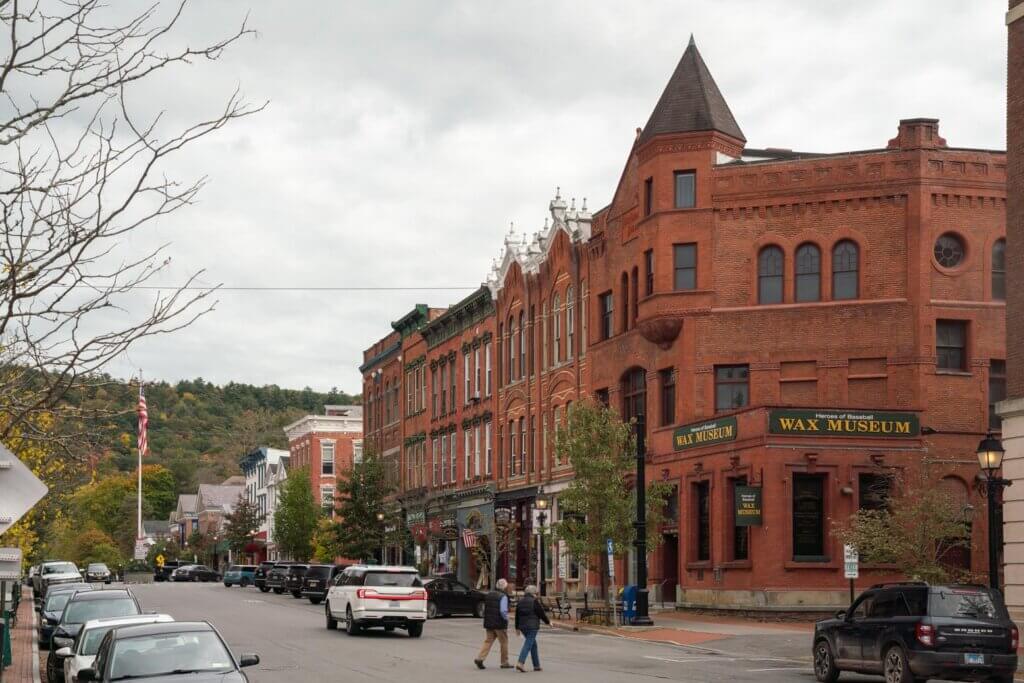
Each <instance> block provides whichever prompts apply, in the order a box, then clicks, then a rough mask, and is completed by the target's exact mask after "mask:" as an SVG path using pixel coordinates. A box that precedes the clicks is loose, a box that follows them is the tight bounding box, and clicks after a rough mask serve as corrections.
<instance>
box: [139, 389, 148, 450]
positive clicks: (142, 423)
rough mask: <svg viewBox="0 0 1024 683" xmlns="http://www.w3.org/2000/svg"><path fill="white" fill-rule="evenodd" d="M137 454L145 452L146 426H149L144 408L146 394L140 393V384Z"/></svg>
mask: <svg viewBox="0 0 1024 683" xmlns="http://www.w3.org/2000/svg"><path fill="white" fill-rule="evenodd" d="M138 411H139V456H140V457H141V456H143V455H145V454H146V449H147V448H148V447H149V440H148V437H147V435H146V427H148V426H149V412H148V411H147V410H146V396H145V395H144V394H143V393H142V386H139V407H138Z"/></svg>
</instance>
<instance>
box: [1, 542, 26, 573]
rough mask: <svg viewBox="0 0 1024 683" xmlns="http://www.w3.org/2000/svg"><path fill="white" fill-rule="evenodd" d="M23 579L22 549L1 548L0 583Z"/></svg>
mask: <svg viewBox="0 0 1024 683" xmlns="http://www.w3.org/2000/svg"><path fill="white" fill-rule="evenodd" d="M20 578H21V548H0V581H17V580H18V579H20Z"/></svg>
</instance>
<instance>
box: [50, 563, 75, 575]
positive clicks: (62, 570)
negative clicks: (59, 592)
mask: <svg viewBox="0 0 1024 683" xmlns="http://www.w3.org/2000/svg"><path fill="white" fill-rule="evenodd" d="M71 572H76V573H77V572H78V567H76V566H75V565H73V564H72V563H70V562H55V563H53V564H48V565H46V566H44V567H43V573H44V574H70V573H71Z"/></svg>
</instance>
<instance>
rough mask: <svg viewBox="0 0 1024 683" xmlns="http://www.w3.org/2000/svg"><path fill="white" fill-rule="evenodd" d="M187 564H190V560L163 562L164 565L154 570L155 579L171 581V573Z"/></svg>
mask: <svg viewBox="0 0 1024 683" xmlns="http://www.w3.org/2000/svg"><path fill="white" fill-rule="evenodd" d="M186 564H188V562H180V561H178V560H168V561H167V562H164V563H163V566H160V567H157V568H156V569H154V570H153V580H154V581H170V580H171V574H172V573H173V572H174V570H175V569H177V568H178V567H183V566H184V565H186Z"/></svg>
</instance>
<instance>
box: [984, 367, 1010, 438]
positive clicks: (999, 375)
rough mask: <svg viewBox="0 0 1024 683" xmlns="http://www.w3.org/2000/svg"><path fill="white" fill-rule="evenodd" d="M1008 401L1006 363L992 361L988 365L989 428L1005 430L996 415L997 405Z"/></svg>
mask: <svg viewBox="0 0 1024 683" xmlns="http://www.w3.org/2000/svg"><path fill="white" fill-rule="evenodd" d="M1003 400H1006V361H1005V360H991V361H989V365H988V428H989V429H991V430H994V431H998V430H1001V429H1002V428H1003V421H1002V419H1001V418H1000V417H999V415H998V414H996V404H997V403H999V402H1000V401H1003Z"/></svg>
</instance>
